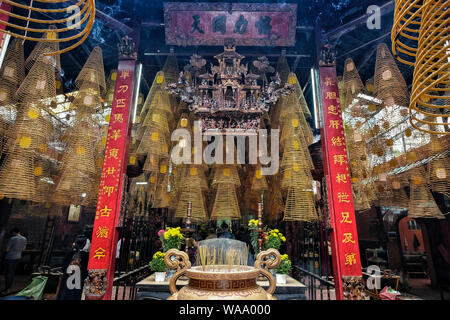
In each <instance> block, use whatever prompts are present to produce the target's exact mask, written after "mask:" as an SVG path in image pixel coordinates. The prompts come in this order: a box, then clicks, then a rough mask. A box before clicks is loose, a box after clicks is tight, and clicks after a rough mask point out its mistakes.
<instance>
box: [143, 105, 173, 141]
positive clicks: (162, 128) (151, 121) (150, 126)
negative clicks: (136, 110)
mask: <svg viewBox="0 0 450 320" xmlns="http://www.w3.org/2000/svg"><path fill="white" fill-rule="evenodd" d="M142 126H143V127H146V129H147V130H156V131H159V132H161V133H162V134H164V135H166V136H167V135H168V134H169V132H170V131H169V122H168V119H167V114H166V113H165V112H162V111H160V110H154V111H153V112H152V113H151V114H149V116H148V117H146V118H145V120H144V123H143V124H142Z"/></svg>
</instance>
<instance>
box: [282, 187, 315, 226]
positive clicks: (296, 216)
mask: <svg viewBox="0 0 450 320" xmlns="http://www.w3.org/2000/svg"><path fill="white" fill-rule="evenodd" d="M317 219H318V216H317V211H316V206H315V200H314V193H313V192H312V191H304V190H302V189H300V188H289V190H288V194H287V198H286V205H285V209H284V218H283V221H315V220H317Z"/></svg>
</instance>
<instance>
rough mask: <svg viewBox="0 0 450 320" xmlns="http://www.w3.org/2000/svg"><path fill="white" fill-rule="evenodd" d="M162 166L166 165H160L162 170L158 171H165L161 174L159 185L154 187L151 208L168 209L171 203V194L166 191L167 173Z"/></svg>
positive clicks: (167, 186) (167, 185)
mask: <svg viewBox="0 0 450 320" xmlns="http://www.w3.org/2000/svg"><path fill="white" fill-rule="evenodd" d="M164 166H166V164H162V168H161V169H160V172H161V171H165V173H162V176H163V177H162V179H163V181H162V182H161V183H159V184H158V186H157V187H156V192H155V200H154V202H153V206H152V207H153V208H168V207H169V205H170V202H171V201H172V199H171V194H170V192H169V190H168V189H169V173H168V172H167V169H164Z"/></svg>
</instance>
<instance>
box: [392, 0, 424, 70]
mask: <svg viewBox="0 0 450 320" xmlns="http://www.w3.org/2000/svg"><path fill="white" fill-rule="evenodd" d="M423 2H424V0H396V1H395V9H394V23H393V24H392V31H391V42H392V52H393V54H394V56H395V57H396V58H397V60H398V61H400V62H402V63H405V64H407V65H410V66H413V65H414V61H415V58H416V54H417V41H418V39H419V31H420V25H421V21H422V9H423Z"/></svg>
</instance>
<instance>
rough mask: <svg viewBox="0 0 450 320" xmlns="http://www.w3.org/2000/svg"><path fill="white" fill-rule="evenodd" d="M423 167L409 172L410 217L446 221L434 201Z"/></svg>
mask: <svg viewBox="0 0 450 320" xmlns="http://www.w3.org/2000/svg"><path fill="white" fill-rule="evenodd" d="M425 179H426V174H425V170H424V168H423V167H417V168H414V169H412V170H411V171H410V172H409V180H410V196H409V206H408V217H410V218H413V219H415V218H436V219H445V217H444V215H443V214H442V212H441V211H440V210H439V208H438V206H437V204H436V201H435V200H434V198H433V196H432V194H431V192H430V189H429V188H428V186H427V183H426V181H425Z"/></svg>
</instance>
